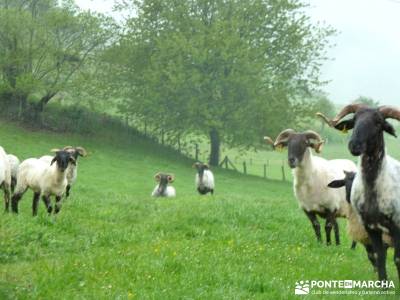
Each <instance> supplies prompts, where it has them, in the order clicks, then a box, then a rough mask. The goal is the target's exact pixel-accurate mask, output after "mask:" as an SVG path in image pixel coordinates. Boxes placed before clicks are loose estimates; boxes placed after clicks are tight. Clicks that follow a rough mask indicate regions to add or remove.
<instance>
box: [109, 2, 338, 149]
mask: <svg viewBox="0 0 400 300" xmlns="http://www.w3.org/2000/svg"><path fill="white" fill-rule="evenodd" d="M124 3H125V5H122V4H121V7H122V9H129V8H130V9H132V10H134V11H135V12H136V14H135V15H134V16H133V17H132V18H131V19H129V20H128V22H127V23H126V32H125V34H124V35H123V36H122V39H121V41H120V42H119V43H118V44H117V45H116V47H114V48H113V49H112V50H110V52H109V55H108V59H109V61H110V62H113V63H115V64H116V67H115V68H113V69H112V70H114V71H115V73H116V74H117V75H119V76H116V77H115V76H114V74H113V77H114V79H117V82H115V84H116V85H117V86H119V88H118V89H117V88H116V89H115V90H118V91H119V92H120V95H121V97H123V99H124V102H123V103H122V105H121V111H123V112H125V113H127V114H129V115H130V116H133V117H134V118H142V119H144V120H146V122H148V123H150V124H153V125H154V126H156V127H158V128H162V129H163V130H166V131H172V132H177V133H178V134H185V133H189V132H190V133H193V132H194V133H198V134H201V135H206V136H210V139H211V141H212V144H213V143H214V141H215V143H216V144H218V145H216V146H218V147H216V149H218V148H219V142H220V141H221V140H222V141H223V142H225V143H227V144H228V145H230V146H251V145H254V144H256V143H258V141H259V140H260V137H261V136H263V134H265V133H266V132H272V133H276V132H277V131H278V130H280V129H281V126H282V125H281V123H282V115H285V116H284V118H285V121H286V122H285V123H287V124H292V123H293V122H294V120H295V118H294V117H293V115H294V110H293V109H292V108H293V107H295V106H294V105H293V103H292V99H293V98H294V96H296V95H298V94H299V93H303V94H304V93H307V92H309V91H310V89H312V88H313V87H315V86H318V84H319V81H318V75H319V67H320V64H321V62H322V61H323V59H324V49H325V46H326V44H327V38H328V37H329V36H330V35H331V34H332V33H333V31H332V30H331V29H330V28H325V27H322V26H315V25H313V24H312V23H311V22H310V19H309V17H308V16H307V15H306V14H305V13H304V11H303V9H304V7H305V5H304V4H303V3H302V2H301V1H297V0H292V1H283V2H282V1H281V2H277V1H263V0H253V1H238V0H229V1H223V0H213V1H203V0H191V1H175V0H167V1H158V0H145V1H125V2H124ZM297 107H298V108H299V109H300V110H301V111H305V110H306V109H305V108H304V106H297ZM297 112H298V111H297V110H296V113H297ZM218 150H219V149H218ZM211 156H213V153H211Z"/></svg>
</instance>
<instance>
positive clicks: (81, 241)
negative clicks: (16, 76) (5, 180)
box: [0, 122, 397, 299]
mask: <svg viewBox="0 0 400 300" xmlns="http://www.w3.org/2000/svg"><path fill="white" fill-rule="evenodd" d="M0 125H1V126H0V137H1V138H0V144H1V145H2V146H3V147H4V148H5V149H6V150H7V151H8V152H10V153H14V154H16V155H18V156H19V157H20V158H27V157H32V156H39V155H43V154H47V153H48V151H49V149H51V148H54V147H61V146H63V145H67V144H70V145H81V146H84V147H85V148H86V149H87V150H88V152H89V156H88V157H87V158H83V159H80V161H79V178H78V182H77V184H76V185H75V186H74V188H73V189H72V195H71V198H69V199H68V200H67V201H66V202H65V203H64V206H63V208H62V211H61V213H60V214H59V215H58V216H56V217H54V216H51V217H49V216H48V215H47V214H46V213H45V211H44V206H43V204H42V203H41V204H40V206H39V216H38V217H36V218H32V217H31V194H30V193H29V194H28V193H27V194H26V195H25V196H24V198H23V200H22V202H21V205H20V211H21V214H20V215H19V216H14V215H11V214H4V215H1V217H0V299H15V298H18V299H178V298H179V299H288V298H292V297H293V298H294V286H295V282H296V281H298V280H306V279H320V280H324V279H327V280H328V279H329V280H330V279H353V280H358V279H359V280H368V279H375V277H376V276H375V273H374V272H373V270H372V268H371V267H370V265H369V262H368V261H367V258H366V255H365V253H364V249H363V248H362V247H361V246H360V245H359V246H358V247H357V249H356V250H355V251H352V250H350V243H351V242H350V241H349V240H348V239H347V237H346V236H345V226H344V222H343V221H341V237H342V245H341V246H338V247H336V246H331V247H327V246H325V245H319V244H317V243H316V241H315V239H314V235H313V232H312V228H311V225H310V224H309V221H308V220H307V219H306V217H305V216H304V215H303V213H302V212H301V211H300V209H299V208H298V205H297V203H296V201H295V200H294V198H293V195H292V188H291V186H290V185H289V184H288V183H282V182H280V181H267V180H264V179H262V178H258V177H254V176H243V175H240V174H237V173H234V172H229V171H224V170H214V171H215V176H216V185H217V187H216V194H215V196H214V197H211V196H206V197H201V196H198V195H197V193H196V191H195V189H194V170H193V169H192V168H191V164H192V162H191V161H190V160H188V159H185V158H182V157H176V154H175V153H174V152H171V151H169V150H165V149H163V148H161V147H160V146H157V145H155V144H153V143H151V142H147V141H145V140H141V139H138V138H132V137H126V136H123V135H117V134H115V133H112V132H111V133H110V132H101V134H99V135H98V136H92V137H83V136H79V135H67V134H63V135H61V134H59V133H52V132H38V131H37V132H32V131H29V130H27V129H24V128H20V127H17V126H15V125H12V124H8V123H4V122H2V123H0ZM327 147H328V146H327ZM161 170H164V171H169V172H173V173H175V175H176V182H175V183H174V186H175V187H176V189H177V194H178V196H177V197H176V198H175V199H153V198H151V197H150V196H149V195H150V193H151V191H152V189H153V187H154V185H155V183H154V180H153V175H154V174H155V173H156V172H157V171H161ZM391 257H392V252H391V253H390V259H388V261H390V263H389V264H388V265H389V276H390V278H392V279H395V271H394V267H393V264H392V263H391V261H392V259H391ZM395 282H397V281H395ZM318 299H320V297H318ZM330 299H332V297H330ZM348 299H351V297H348ZM385 299H388V298H385Z"/></svg>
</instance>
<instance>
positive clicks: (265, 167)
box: [264, 164, 267, 178]
mask: <svg viewBox="0 0 400 300" xmlns="http://www.w3.org/2000/svg"><path fill="white" fill-rule="evenodd" d="M264 178H267V164H264Z"/></svg>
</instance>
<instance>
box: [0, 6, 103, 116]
mask: <svg viewBox="0 0 400 300" xmlns="http://www.w3.org/2000/svg"><path fill="white" fill-rule="evenodd" d="M110 27H111V22H110V20H109V19H106V18H104V17H102V16H100V15H96V14H93V13H90V12H82V11H80V10H79V9H78V8H77V7H76V6H75V4H74V1H72V0H65V1H56V0H12V1H10V0H0V92H1V95H0V96H2V98H3V100H4V99H7V101H9V102H13V103H15V102H17V103H18V104H19V106H20V112H21V113H22V112H24V111H27V110H32V111H33V112H34V113H40V112H41V111H42V110H43V108H44V106H45V105H46V104H47V103H48V102H49V101H51V100H52V99H53V98H54V96H55V95H56V94H57V93H59V92H60V91H63V90H65V89H66V86H67V85H68V84H69V83H70V82H71V81H72V79H73V78H74V76H75V75H76V74H77V73H79V71H81V70H82V69H83V67H84V66H85V63H86V62H87V61H88V60H89V59H91V57H92V56H93V55H94V54H95V53H96V51H98V50H99V48H101V47H102V46H104V45H105V43H106V41H108V40H109V38H110V36H111V35H110Z"/></svg>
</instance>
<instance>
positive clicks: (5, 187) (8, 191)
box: [2, 182, 10, 212]
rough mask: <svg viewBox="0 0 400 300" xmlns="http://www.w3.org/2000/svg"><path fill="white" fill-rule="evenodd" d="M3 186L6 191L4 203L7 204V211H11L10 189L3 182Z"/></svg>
mask: <svg viewBox="0 0 400 300" xmlns="http://www.w3.org/2000/svg"><path fill="white" fill-rule="evenodd" d="M2 188H3V191H4V204H5V212H9V211H10V189H9V188H7V184H6V183H4V182H3V184H2Z"/></svg>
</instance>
